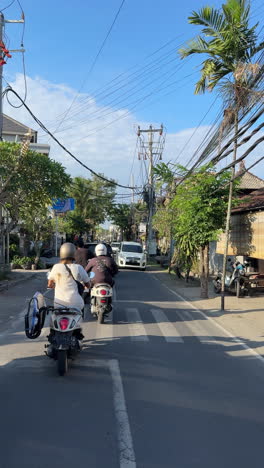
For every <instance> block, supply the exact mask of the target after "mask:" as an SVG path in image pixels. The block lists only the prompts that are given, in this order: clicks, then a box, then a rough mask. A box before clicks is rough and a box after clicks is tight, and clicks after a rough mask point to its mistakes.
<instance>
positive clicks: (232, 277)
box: [213, 262, 246, 297]
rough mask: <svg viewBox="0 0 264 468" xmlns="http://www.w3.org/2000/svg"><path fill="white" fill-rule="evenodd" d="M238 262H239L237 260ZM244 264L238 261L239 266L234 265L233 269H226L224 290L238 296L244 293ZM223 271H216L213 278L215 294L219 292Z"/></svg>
mask: <svg viewBox="0 0 264 468" xmlns="http://www.w3.org/2000/svg"><path fill="white" fill-rule="evenodd" d="M238 263H239V262H238ZM245 272H246V266H245V265H242V264H241V263H239V268H238V267H237V266H235V267H234V269H233V271H232V272H230V271H227V272H226V275H225V290H226V291H229V292H231V293H235V294H236V296H237V297H240V296H241V295H242V294H244V293H245V290H246V288H245V285H246V278H245ZM222 277H223V273H222V272H218V274H217V276H216V277H215V278H214V279H213V285H214V290H215V292H216V293H217V294H220V292H221V286H222Z"/></svg>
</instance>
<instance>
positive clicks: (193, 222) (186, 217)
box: [156, 166, 230, 265]
mask: <svg viewBox="0 0 264 468" xmlns="http://www.w3.org/2000/svg"><path fill="white" fill-rule="evenodd" d="M176 169H177V172H178V173H179V174H181V177H182V182H181V183H179V184H178V186H177V187H176V189H174V192H171V193H170V194H169V197H170V201H169V203H168V205H167V208H165V210H168V209H170V211H171V213H173V215H172V216H171V223H172V226H173V235H174V239H175V244H176V249H177V251H178V254H179V256H180V258H181V262H182V261H183V259H184V258H185V259H186V264H187V265H190V262H191V261H193V260H195V258H196V257H197V255H198V253H199V252H200V258H201V252H202V250H203V249H205V248H208V245H209V242H211V241H215V240H217V239H218V236H219V234H220V233H221V231H222V229H223V227H224V224H225V217H226V207H227V203H228V183H229V179H230V172H229V171H225V172H223V173H222V174H220V175H216V174H215V172H216V171H215V169H214V168H213V167H208V166H205V167H202V168H200V169H199V170H197V171H196V172H193V173H192V174H190V175H189V176H188V177H186V175H187V173H188V170H187V169H184V168H183V167H182V166H177V167H176ZM159 175H160V177H163V172H162V168H160V171H159ZM172 177H173V172H172ZM185 177H186V178H185ZM165 179H167V180H168V168H166V172H165ZM171 179H172V178H171ZM160 211H161V212H162V213H164V207H162V208H161V209H160ZM167 214H168V212H167ZM158 216H160V213H159V210H158V212H157V214H156V218H157V217H158ZM156 228H157V229H159V226H158V225H156ZM161 232H162V233H164V232H165V231H164V227H163V226H162V227H161Z"/></svg>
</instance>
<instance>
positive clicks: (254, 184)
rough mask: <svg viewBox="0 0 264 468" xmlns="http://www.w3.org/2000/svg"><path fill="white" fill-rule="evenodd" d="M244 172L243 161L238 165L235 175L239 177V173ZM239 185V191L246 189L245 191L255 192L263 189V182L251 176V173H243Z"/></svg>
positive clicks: (253, 175)
mask: <svg viewBox="0 0 264 468" xmlns="http://www.w3.org/2000/svg"><path fill="white" fill-rule="evenodd" d="M244 170H245V164H244V161H241V163H240V164H239V171H238V172H237V174H236V175H239V173H240V172H242V171H244ZM239 181H240V184H239V189H242V190H243V189H244V190H245V189H247V190H257V189H260V188H262V187H264V180H262V179H260V178H259V177H258V176H256V175H255V174H252V172H245V173H244V174H243V175H242V176H241V178H239Z"/></svg>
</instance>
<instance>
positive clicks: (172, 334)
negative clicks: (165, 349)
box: [150, 309, 183, 343]
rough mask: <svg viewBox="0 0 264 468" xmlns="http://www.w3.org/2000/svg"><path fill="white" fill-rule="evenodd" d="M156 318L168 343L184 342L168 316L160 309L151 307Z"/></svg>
mask: <svg viewBox="0 0 264 468" xmlns="http://www.w3.org/2000/svg"><path fill="white" fill-rule="evenodd" d="M150 312H151V313H152V315H153V317H154V319H155V320H156V322H157V326H158V327H159V329H160V331H161V333H162V335H163V336H164V338H165V340H166V341H167V342H168V343H183V339H182V338H181V336H180V334H179V332H178V330H177V329H176V327H175V326H174V325H173V324H172V323H171V322H170V321H169V320H168V318H167V316H166V315H165V314H164V312H163V311H162V310H160V309H150Z"/></svg>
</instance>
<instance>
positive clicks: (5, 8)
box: [0, 0, 16, 12]
mask: <svg viewBox="0 0 264 468" xmlns="http://www.w3.org/2000/svg"><path fill="white" fill-rule="evenodd" d="M15 1H16V0H13V1H12V2H10V3H9V5H7V6H6V7H4V8H1V10H0V11H1V12H2V11H4V10H7V8H9V7H11V6H12V5H13V3H15Z"/></svg>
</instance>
